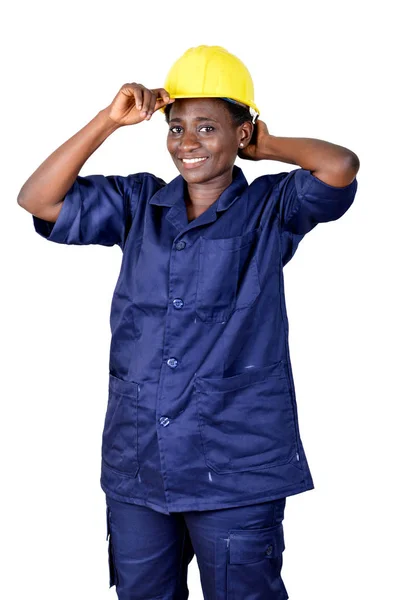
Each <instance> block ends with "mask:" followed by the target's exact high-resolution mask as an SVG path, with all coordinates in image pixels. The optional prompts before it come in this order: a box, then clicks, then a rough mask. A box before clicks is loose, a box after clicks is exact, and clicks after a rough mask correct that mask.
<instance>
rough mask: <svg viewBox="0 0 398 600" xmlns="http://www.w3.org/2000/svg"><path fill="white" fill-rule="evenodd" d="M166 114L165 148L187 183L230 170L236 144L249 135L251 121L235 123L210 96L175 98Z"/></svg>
mask: <svg viewBox="0 0 398 600" xmlns="http://www.w3.org/2000/svg"><path fill="white" fill-rule="evenodd" d="M169 117H170V119H169V132H168V136H167V149H168V151H169V152H170V155H171V157H172V159H173V161H174V164H175V165H176V167H177V169H178V170H179V172H180V173H181V175H182V176H183V177H184V179H185V180H186V181H187V182H188V183H205V182H209V181H211V180H212V179H215V178H218V177H222V176H223V175H225V174H227V173H230V172H231V171H232V167H233V165H234V163H235V159H236V155H237V152H238V148H239V144H240V143H241V142H242V141H244V142H246V141H247V140H249V139H250V134H251V124H250V123H244V124H243V125H239V126H236V125H235V124H234V123H233V121H232V118H231V116H230V114H229V112H228V109H227V108H225V107H224V106H223V103H222V102H219V101H217V100H215V99H212V98H180V99H177V100H175V102H173V104H172V105H171V109H170V114H169ZM245 145H246V143H245ZM195 159H201V160H195Z"/></svg>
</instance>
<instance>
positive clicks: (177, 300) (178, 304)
mask: <svg viewBox="0 0 398 600" xmlns="http://www.w3.org/2000/svg"><path fill="white" fill-rule="evenodd" d="M173 304H174V306H175V308H182V307H183V306H184V302H183V301H182V300H181V298H174V300H173Z"/></svg>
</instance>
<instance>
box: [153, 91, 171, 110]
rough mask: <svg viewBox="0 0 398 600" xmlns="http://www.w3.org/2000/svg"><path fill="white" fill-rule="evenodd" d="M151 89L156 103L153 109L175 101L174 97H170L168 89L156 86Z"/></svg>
mask: <svg viewBox="0 0 398 600" xmlns="http://www.w3.org/2000/svg"><path fill="white" fill-rule="evenodd" d="M152 91H153V92H154V93H155V94H156V96H157V99H156V104H155V111H156V110H159V108H163V106H166V104H171V103H172V102H174V101H175V98H170V95H169V93H168V91H167V90H165V89H164V88H156V89H154V90H152Z"/></svg>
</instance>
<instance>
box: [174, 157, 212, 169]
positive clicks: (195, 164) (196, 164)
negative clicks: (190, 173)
mask: <svg viewBox="0 0 398 600" xmlns="http://www.w3.org/2000/svg"><path fill="white" fill-rule="evenodd" d="M183 158H204V159H205V160H200V161H199V162H193V163H184V162H183ZM208 158H209V157H208V156H183V157H182V158H179V159H178V160H180V161H181V164H182V166H183V167H184V169H196V168H197V167H200V166H201V165H204V164H205V162H206V161H207V160H208Z"/></svg>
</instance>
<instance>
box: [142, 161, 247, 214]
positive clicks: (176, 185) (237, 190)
mask: <svg viewBox="0 0 398 600" xmlns="http://www.w3.org/2000/svg"><path fill="white" fill-rule="evenodd" d="M247 186H248V183H247V180H246V177H245V176H244V174H243V171H242V169H240V168H239V167H237V166H236V165H234V167H233V170H232V182H231V183H230V185H229V186H228V187H227V188H226V189H225V190H224V191H223V192H222V194H220V196H219V197H218V199H217V200H216V202H215V210H216V212H221V211H224V210H227V208H228V207H229V206H230V205H231V204H232V202H233V201H234V200H235V198H236V197H237V196H240V195H241V194H242V193H243V191H244V190H245V189H246V188H247ZM185 189H186V183H185V180H184V178H183V177H182V175H178V176H177V177H176V178H175V179H173V180H172V181H170V183H168V184H166V185H165V186H164V187H162V188H161V189H160V190H158V191H157V192H156V193H155V194H154V195H153V196H152V198H151V200H150V201H149V204H156V205H157V206H173V205H174V204H175V203H176V202H177V201H178V200H184V196H185Z"/></svg>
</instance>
